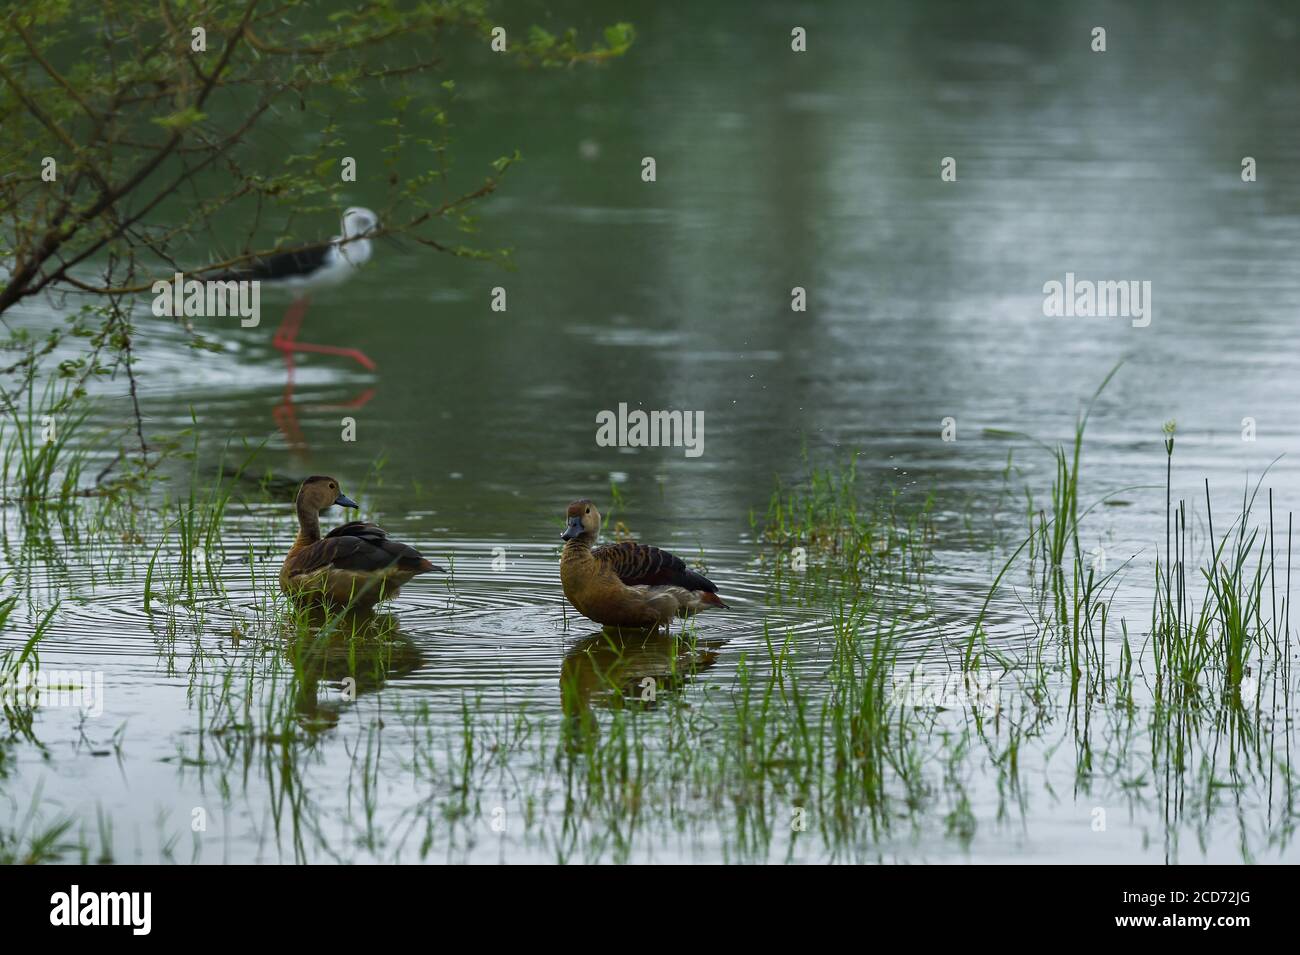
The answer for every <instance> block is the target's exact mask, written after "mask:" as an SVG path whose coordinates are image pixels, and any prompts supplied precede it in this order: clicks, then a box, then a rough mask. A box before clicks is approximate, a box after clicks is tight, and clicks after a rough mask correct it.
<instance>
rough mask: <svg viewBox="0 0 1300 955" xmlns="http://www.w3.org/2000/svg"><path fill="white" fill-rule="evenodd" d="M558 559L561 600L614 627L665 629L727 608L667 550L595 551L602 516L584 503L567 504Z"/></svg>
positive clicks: (620, 547) (612, 547)
mask: <svg viewBox="0 0 1300 955" xmlns="http://www.w3.org/2000/svg"><path fill="white" fill-rule="evenodd" d="M566 520H567V525H566V527H565V529H564V533H563V534H561V535H560V537H561V538H562V539H563V540H564V541H565V544H564V553H563V555H562V556H561V558H560V582H561V583H562V584H563V585H564V596H566V597H567V598H569V603H571V604H573V607H574V609H575V610H577V611H578V613H580V614H582V615H583V616H584V617H587V618H589V619H591V620H594V621H596V623H599V624H604V625H606V626H614V627H634V628H640V629H644V628H650V627H659V626H664V627H666V626H668V625H669V624H670V623H671V622H672V619H673V617H675V616H682V617H686V616H690V615H691V614H695V613H698V612H699V611H701V610H705V609H707V608H709V607H724V608H725V607H726V606H727V605H726V604H725V603H723V602H722V598H720V597H719V596H718V588H717V586H716V585H714V583H713V581H711V580H709V578H707V577H705V576H704V575H703V574H699V573H696V572H695V571H693V570H691V569H689V568H688V567H687V566H686V564H685V563H684V562H683V561H682V559H681V558H680V557H674V556H673V555H672V554H670V553H668V551H666V550H660V549H659V548H658V547H650V546H649V545H646V544H637V543H634V542H632V541H624V542H622V543H619V544H606V545H604V546H603V547H595V546H594V545H595V543H596V540H597V538H598V537H599V536H600V511H598V510H596V505H594V504H592V503H591V501H589V500H586V499H585V498H584V499H583V500H580V501H574V502H573V503H572V504H570V505H569V510H568V513H567V515H566Z"/></svg>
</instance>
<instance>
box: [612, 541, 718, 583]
mask: <svg viewBox="0 0 1300 955" xmlns="http://www.w3.org/2000/svg"><path fill="white" fill-rule="evenodd" d="M591 553H592V556H593V557H595V558H596V560H598V561H600V562H601V563H603V564H605V565H607V566H608V567H610V568H611V569H612V570H613V571H614V573H616V574H617V575H618V579H619V580H621V581H622V582H623V583H625V584H626V585H627V586H629V587H640V586H647V587H684V588H686V589H687V590H702V591H704V592H705V593H708V594H716V593H717V592H718V588H717V586H715V585H714V583H713V581H711V580H709V578H707V577H705V576H704V575H703V574H697V573H696V572H695V571H693V570H691V569H690V568H689V567H687V566H686V564H685V563H684V562H683V561H682V559H681V558H680V557H675V556H673V555H672V554H670V553H668V551H666V550H660V549H659V548H658V547H651V546H650V545H649V544H637V543H634V542H633V541H623V542H622V543H619V544H605V545H604V546H603V547H597V548H596V549H595V550H594V551H592V552H591Z"/></svg>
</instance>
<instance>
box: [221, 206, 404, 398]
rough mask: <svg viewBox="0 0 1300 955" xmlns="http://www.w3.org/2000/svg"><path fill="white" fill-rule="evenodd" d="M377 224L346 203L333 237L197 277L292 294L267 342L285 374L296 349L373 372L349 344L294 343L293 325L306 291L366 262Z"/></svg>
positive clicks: (338, 280)
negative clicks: (277, 354) (339, 228)
mask: <svg viewBox="0 0 1300 955" xmlns="http://www.w3.org/2000/svg"><path fill="white" fill-rule="evenodd" d="M378 227H379V216H377V215H375V214H374V213H373V212H371V211H370V210H369V209H363V208H361V207H360V206H352V207H350V208H348V209H345V210H343V220H342V233H343V234H342V235H336V236H334V237H333V238H332V239H330V241H329V242H326V243H323V244H320V245H309V246H304V247H303V248H300V249H293V250H291V251H288V252H277V253H275V254H274V255H268V256H263V257H261V258H256V259H253V260H252V261H251V262H249V263H248V264H247V265H244V266H241V267H239V268H235V269H230V270H227V271H225V272H221V273H218V274H217V275H205V276H204V277H203V278H204V280H205V281H209V282H227V281H231V280H234V281H253V280H256V281H258V282H261V283H263V284H264V285H265V286H266V287H268V288H283V289H285V290H287V291H289V292H291V293H292V294H293V303H292V304H291V305H290V306H289V309H288V311H286V312H285V315H284V320H283V321H282V322H281V323H280V327H279V328H278V329H276V332H275V337H274V338H273V339H272V340H271V344H272V345H274V346H275V347H276V348H277V349H279V350H280V351H281V352H283V353H284V356H285V361H286V362H287V363H288V365H289V370H290V372H291V373H292V371H293V359H292V357H291V353H292V352H296V351H299V352H316V353H317V354H323V355H343V356H346V357H348V358H351V359H353V360H355V361H356V362H357V363H358V364H360V365H361V366H363V367H364V368H366V369H368V370H370V371H373V370H374V368H375V363H374V362H373V361H371V360H370V357H369V356H367V355H366V354H365V353H364V352H362V351H359V350H358V349H355V348H339V347H337V346H334V345H313V344H309V343H307V342H300V341H298V329H299V327H300V326H301V325H302V320H303V316H305V315H306V314H307V306H308V304H310V302H311V293H312V292H314V291H316V290H318V289H325V288H331V287H333V286H336V285H341V284H343V283H344V282H346V281H347V280H348V279H350V278H352V276H353V275H355V274H356V272H357V270H358V269H360V268H361V266H363V265H365V264H366V263H367V262H369V261H370V256H371V254H372V252H373V249H372V248H371V238H370V237H371V235H372V234H373V233H374V232H375V230H376V229H378Z"/></svg>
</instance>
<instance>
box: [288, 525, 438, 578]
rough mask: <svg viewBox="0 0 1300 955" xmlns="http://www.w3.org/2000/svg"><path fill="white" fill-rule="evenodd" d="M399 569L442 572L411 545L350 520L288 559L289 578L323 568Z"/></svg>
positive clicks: (377, 528)
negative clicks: (395, 567) (393, 567)
mask: <svg viewBox="0 0 1300 955" xmlns="http://www.w3.org/2000/svg"><path fill="white" fill-rule="evenodd" d="M394 564H396V565H397V567H398V568H399V569H400V570H409V571H411V572H412V573H416V574H418V573H422V572H424V571H429V570H441V569H442V568H440V567H437V566H435V565H434V564H432V563H430V562H429V561H427V560H425V559H424V557H422V556H421V555H420V552H419V551H418V550H416V549H415V548H414V547H412V546H411V545H410V544H403V543H402V542H401V541H396V540H393V539H392V538H391V537H389V536H388V535H387V534H386V533H385V532H384V530H383V528H381V527H379V525H377V524H370V523H366V522H364V521H353V522H352V523H350V524H343V525H341V526H339V527H336V528H334V530H332V531H330V532H329V533H328V534H326V535H325V536H324V537H323V538H321V539H320V540H318V541H317V542H316V543H314V544H311V545H309V546H307V547H304V548H303V549H302V550H300V551H298V552H297V553H296V554H294V555H293V556H292V557H291V558H289V575H290V576H291V577H296V576H297V575H298V574H309V573H311V572H312V571H314V570H320V569H321V568H322V567H333V568H335V569H336V570H354V571H367V570H386V569H387V568H389V567H392V566H393V565H394Z"/></svg>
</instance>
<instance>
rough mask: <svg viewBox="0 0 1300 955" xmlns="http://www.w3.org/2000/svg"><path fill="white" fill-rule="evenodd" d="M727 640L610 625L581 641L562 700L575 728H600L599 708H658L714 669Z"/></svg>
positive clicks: (565, 667)
mask: <svg viewBox="0 0 1300 955" xmlns="http://www.w3.org/2000/svg"><path fill="white" fill-rule="evenodd" d="M723 642H724V641H722V640H708V641H706V640H697V639H691V638H688V637H683V636H680V635H670V634H666V633H663V632H662V631H653V630H651V631H641V630H626V629H623V630H620V629H618V628H614V627H608V628H606V629H604V630H600V631H597V632H596V633H595V634H593V635H592V636H590V637H586V638H584V639H582V640H580V641H578V643H576V644H575V645H574V646H573V647H572V649H570V650H569V652H568V653H567V654H565V657H564V663H563V664H562V665H561V667H560V702H561V706H562V708H563V710H564V715H565V716H566V717H568V718H569V720H570V722H571V724H573V725H574V726H576V727H577V728H579V729H582V730H590V729H593V728H594V726H595V718H594V712H593V711H594V708H595V707H601V708H603V709H622V708H624V707H628V708H632V707H640V708H642V709H650V708H654V707H656V706H658V705H659V704H660V703H661V702H662V701H663V700H664V699H665V698H667V697H670V696H671V695H673V694H674V693H676V692H677V691H678V690H680V689H681V688H682V687H684V686H685V685H686V684H687V683H688V682H690V681H691V680H692V679H694V678H695V676H696V675H697V674H699V673H701V672H703V671H704V670H707V669H708V668H709V667H711V666H713V664H714V663H716V662H717V659H718V651H719V649H720V648H721V647H722V645H723Z"/></svg>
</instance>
